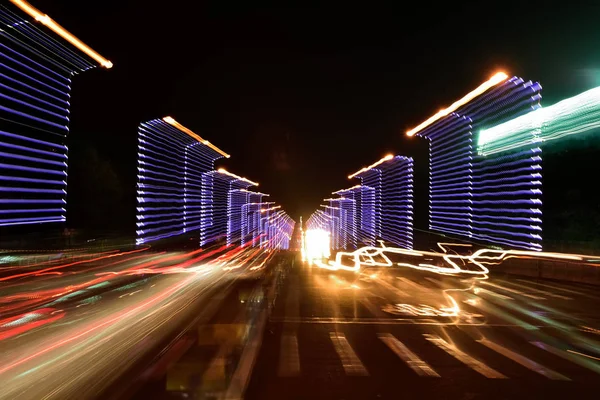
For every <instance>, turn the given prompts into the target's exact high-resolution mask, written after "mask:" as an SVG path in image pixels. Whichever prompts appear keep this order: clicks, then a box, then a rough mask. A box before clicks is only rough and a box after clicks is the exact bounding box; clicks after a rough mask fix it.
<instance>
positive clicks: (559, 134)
mask: <svg viewBox="0 0 600 400" xmlns="http://www.w3.org/2000/svg"><path fill="white" fill-rule="evenodd" d="M598 128H600V87H597V88H594V89H591V90H588V91H586V92H583V93H581V94H579V95H577V96H574V97H571V98H568V99H565V100H563V101H560V102H558V103H556V104H554V105H552V106H549V107H545V108H539V109H537V110H535V111H532V112H530V113H528V114H525V115H522V116H520V117H517V118H515V119H512V120H510V121H507V122H504V123H502V124H500V125H496V126H494V127H492V128H490V129H484V130H481V131H480V132H479V138H478V141H477V152H478V153H479V155H483V156H487V155H490V154H495V153H499V152H502V151H507V150H513V149H516V148H519V147H523V146H530V145H541V144H542V143H543V142H548V141H551V140H558V139H562V138H564V137H566V136H571V135H579V134H582V133H585V132H589V131H591V130H593V129H598Z"/></svg>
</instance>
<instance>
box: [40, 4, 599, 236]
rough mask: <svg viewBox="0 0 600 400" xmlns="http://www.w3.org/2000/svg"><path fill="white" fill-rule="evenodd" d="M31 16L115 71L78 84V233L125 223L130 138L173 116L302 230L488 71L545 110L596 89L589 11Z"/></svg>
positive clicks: (73, 201)
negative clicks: (522, 89) (504, 76)
mask: <svg viewBox="0 0 600 400" xmlns="http://www.w3.org/2000/svg"><path fill="white" fill-rule="evenodd" d="M32 4H33V5H34V6H36V7H38V8H40V9H41V10H43V12H45V13H47V14H48V15H50V16H51V17H52V18H53V19H55V20H56V21H57V22H59V23H60V24H61V25H62V26H64V27H65V28H67V29H68V30H69V31H71V32H72V33H73V34H75V35H77V36H78V37H79V38H81V39H82V40H83V41H84V42H85V43H87V44H89V45H90V46H91V47H92V48H93V49H95V50H96V51H98V52H99V53H100V54H102V55H103V56H105V57H106V58H108V59H110V60H111V61H112V62H113V63H114V67H113V68H112V69H111V70H108V71H107V70H100V69H99V70H97V71H92V72H90V73H87V74H83V75H80V76H77V77H76V78H75V79H74V80H73V92H72V109H71V111H72V113H71V125H70V129H71V133H70V137H69V142H70V159H71V161H70V166H69V168H70V171H71V172H70V175H69V197H70V199H69V219H68V225H70V226H75V227H87V226H95V225H99V226H102V225H107V226H111V227H118V228H126V227H128V226H130V225H131V226H133V222H134V216H133V208H134V207H135V181H136V178H135V165H136V155H135V149H136V135H137V126H138V124H139V123H140V122H142V121H145V120H149V119H152V118H158V117H163V116H166V115H170V116H172V117H174V118H175V119H176V120H177V121H179V122H180V123H182V124H183V125H185V126H186V127H188V128H190V129H191V130H193V131H194V132H196V133H198V134H199V135H201V136H202V137H204V138H206V139H208V140H210V141H211V142H212V143H214V144H215V145H216V146H218V147H219V148H221V149H223V150H224V151H226V152H228V153H230V154H231V158H230V159H228V160H220V161H219V162H218V163H217V166H218V167H219V166H224V167H225V168H227V169H228V170H229V171H231V172H234V173H236V174H238V175H242V176H246V177H248V178H249V179H252V180H254V181H258V182H259V183H260V186H259V188H258V190H260V191H262V192H266V193H269V194H271V199H270V200H272V201H277V202H278V203H280V204H281V205H282V206H283V208H284V209H285V210H286V211H287V212H288V213H289V214H290V215H291V216H292V217H293V218H294V219H296V220H298V219H299V217H300V216H301V215H303V216H304V217H305V218H306V217H308V216H309V215H310V213H311V212H312V211H313V210H314V209H315V208H317V207H318V206H319V204H320V199H322V198H324V197H327V196H329V194H330V193H331V192H332V191H334V190H338V189H342V188H345V187H349V186H353V185H354V184H355V182H352V181H350V180H348V179H347V175H348V174H350V173H352V172H355V171H356V170H358V169H360V168H362V167H363V166H365V165H369V164H371V163H373V162H375V161H377V160H378V159H380V158H381V157H383V156H384V155H385V154H387V153H395V154H401V155H407V156H414V155H415V154H418V153H419V150H418V149H419V148H421V147H422V146H423V143H417V142H419V141H420V139H418V138H410V139H409V138H406V137H405V135H404V132H405V131H406V130H407V129H409V128H411V127H413V126H415V125H417V124H419V123H420V122H422V121H423V120H425V119H426V118H428V117H429V116H431V115H432V114H434V113H435V112H436V111H437V110H438V109H440V108H442V107H444V106H447V105H449V104H450V103H452V102H453V101H455V100H457V99H458V98H460V97H462V96H463V95H464V94H466V93H467V92H469V91H471V90H472V89H474V88H475V87H476V86H478V85H479V84H480V83H481V82H483V81H485V80H486V79H488V77H489V76H491V75H492V74H493V73H494V72H496V71H498V70H503V71H506V72H507V73H509V74H510V75H517V76H521V77H523V78H524V79H528V80H529V79H531V80H534V81H539V82H541V84H542V86H543V88H544V89H543V91H542V96H543V100H542V104H543V105H549V104H552V103H554V102H556V101H558V100H560V99H562V98H564V97H567V96H570V95H574V94H577V93H579V92H581V91H583V90H585V89H588V88H591V87H594V86H597V85H598V84H600V70H598V69H597V67H598V65H600V56H599V55H598V54H597V52H594V49H595V47H594V43H597V42H598V41H597V40H595V39H600V35H599V34H598V32H595V31H594V30H593V28H592V27H593V23H592V22H591V19H592V17H593V15H594V14H595V13H594V12H591V9H590V8H588V9H580V10H575V8H576V7H570V8H569V9H566V10H549V9H547V8H542V11H538V9H539V7H536V5H534V4H528V5H524V6H521V10H520V11H518V12H517V11H506V12H500V11H494V12H490V13H489V14H486V15H488V17H487V18H486V19H485V20H480V19H479V20H478V18H480V17H478V18H475V15H480V14H481V11H482V10H479V9H478V7H468V6H466V5H461V6H452V7H450V6H448V7H446V8H444V7H442V8H436V11H433V12H429V10H426V7H422V8H421V9H420V10H419V11H418V12H416V13H414V12H413V13H411V14H409V15H407V14H406V13H403V10H402V9H401V8H399V7H393V6H383V5H379V6H369V7H368V8H362V9H357V8H349V7H347V6H345V7H344V8H343V9H340V8H335V7H315V8H310V7H305V8H302V9H294V8H283V7H280V8H275V7H267V6H265V7H261V6H252V7H251V6H243V7H240V8H236V9H228V8H227V7H224V6H214V5H207V4H206V3H202V4H199V5H198V4H194V5H187V6H186V7H185V9H184V7H179V8H169V7H165V6H164V3H162V2H161V3H158V2H152V1H151V2H127V4H125V5H123V4H122V2H107V3H103V7H102V8H101V9H100V8H99V9H91V8H90V9H86V8H87V7H86V6H85V5H84V4H82V3H75V4H67V2H58V1H56V2H51V3H48V4H46V2H39V1H37V2H35V1H33V2H32ZM505 8H506V10H510V7H508V6H506V7H505ZM534 10H535V13H534ZM586 21H587V22H586ZM582 37H585V38H586V40H585V41H581V40H580V38H582ZM540 38H544V40H543V41H540ZM96 156H97V159H95V157H96ZM90 161H93V162H90ZM419 161H421V163H422V162H423V161H424V160H416V161H415V162H416V165H417V168H418V165H419ZM550 190H552V189H551V188H550ZM100 210H111V211H114V217H113V218H110V219H107V218H106V214H105V213H104V212H101V211H100ZM94 218H95V220H94Z"/></svg>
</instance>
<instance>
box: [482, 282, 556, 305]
mask: <svg viewBox="0 0 600 400" xmlns="http://www.w3.org/2000/svg"><path fill="white" fill-rule="evenodd" d="M480 283H481V284H482V285H488V286H491V287H495V288H496V289H500V290H504V291H505V292H509V293H514V294H520V295H521V296H525V297H529V298H530V299H534V300H546V298H545V297H540V296H536V295H535V294H529V293H525V292H522V291H520V290H517V289H511V288H507V287H506V286H501V285H496V284H495V283H492V282H484V281H481V282H480Z"/></svg>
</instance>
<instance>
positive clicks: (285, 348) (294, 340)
mask: <svg viewBox="0 0 600 400" xmlns="http://www.w3.org/2000/svg"><path fill="white" fill-rule="evenodd" d="M423 337H424V338H425V339H426V340H427V341H428V342H430V343H432V344H434V345H435V346H437V347H438V348H440V349H441V350H443V351H444V352H445V353H447V354H448V355H450V356H451V357H454V358H455V359H457V360H458V361H460V362H461V363H463V364H464V365H466V366H467V367H469V368H471V369H472V370H473V371H475V372H477V373H479V374H481V375H483V376H484V377H486V378H490V379H508V377H507V376H506V375H504V374H502V373H501V372H499V371H497V370H495V369H494V368H492V367H490V366H488V365H487V364H486V363H484V362H483V361H482V360H481V359H477V358H475V357H473V356H471V355H470V354H468V353H466V352H465V351H463V350H461V349H459V348H458V347H457V346H456V345H454V344H453V343H451V342H448V341H447V340H445V339H443V338H442V337H441V336H439V335H435V334H423ZM329 338H330V340H331V343H332V344H333V347H334V350H335V353H336V354H337V356H338V357H339V360H340V362H341V364H342V367H343V368H344V372H345V373H346V375H348V376H369V371H368V370H367V368H366V367H365V365H364V364H363V362H362V360H361V359H360V358H359V357H358V355H357V354H356V352H355V351H354V349H353V348H352V345H351V343H350V342H349V341H348V339H347V338H346V336H345V335H344V333H342V332H330V333H329ZM377 338H378V339H379V340H380V341H381V342H382V343H383V344H385V346H386V347H387V348H388V349H389V350H391V351H392V352H393V353H394V354H395V355H396V356H398V358H400V359H401V360H402V361H403V362H404V363H405V364H406V365H407V366H408V367H409V368H411V369H412V370H413V371H414V372H415V373H416V374H417V375H418V376H420V377H429V378H442V375H440V373H438V371H436V369H434V368H433V367H432V366H431V365H430V363H431V362H432V361H434V362H435V360H431V359H430V360H427V361H426V360H424V359H422V358H421V356H419V355H418V354H417V353H415V352H413V351H412V350H411V349H410V348H408V347H407V346H406V345H405V344H404V343H403V342H402V341H400V340H399V339H398V338H397V337H396V336H395V335H394V334H392V333H390V332H380V333H377ZM476 342H477V343H479V344H481V345H483V346H485V347H487V348H488V349H490V350H492V351H494V352H495V353H496V354H498V355H500V356H503V357H506V358H508V359H509V360H512V361H513V362H515V363H517V364H519V365H521V366H523V367H525V368H527V369H529V370H531V371H533V372H536V373H538V374H540V375H542V376H544V377H546V378H548V379H551V380H557V381H571V378H569V377H567V376H565V375H563V374H561V373H559V372H557V371H555V370H553V369H550V368H548V367H546V366H544V365H542V364H540V363H538V362H536V361H534V360H532V359H530V358H528V357H525V356H524V355H522V354H520V353H517V352H515V351H513V350H511V349H509V348H507V347H505V346H503V345H500V344H498V343H497V342H495V341H492V340H490V339H487V338H483V339H478V340H476ZM529 343H530V344H532V345H534V346H536V347H538V348H540V349H543V350H545V351H547V352H549V353H551V354H554V355H556V356H558V357H561V358H563V359H565V360H568V361H570V362H572V363H574V364H576V365H579V366H581V367H584V368H587V369H590V370H592V371H594V372H596V373H599V374H600V364H599V363H598V362H597V361H596V358H595V357H592V356H589V355H586V354H583V353H578V352H575V351H570V350H561V349H558V348H555V347H553V346H550V345H548V344H546V343H543V342H539V341H531V342H529ZM434 365H435V363H434ZM300 371H301V362H300V353H299V346H298V335H297V334H296V333H284V334H283V335H282V336H281V342H280V352H279V366H278V376H280V377H298V376H300ZM444 377H445V378H451V377H449V376H445V375H444Z"/></svg>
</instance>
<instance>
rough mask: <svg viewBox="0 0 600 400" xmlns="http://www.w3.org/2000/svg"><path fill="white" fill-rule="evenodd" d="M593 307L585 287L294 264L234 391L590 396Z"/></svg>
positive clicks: (335, 395)
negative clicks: (241, 387) (244, 384)
mask: <svg viewBox="0 0 600 400" xmlns="http://www.w3.org/2000/svg"><path fill="white" fill-rule="evenodd" d="M599 306H600V292H599V291H598V290H597V288H594V287H583V286H572V285H567V284H562V283H557V282H549V281H537V282H536V281H533V280H525V279H519V278H518V277H514V276H510V277H508V276H507V277H498V276H495V275H492V276H491V277H490V278H489V279H476V278H471V279H462V278H457V277H452V276H445V275H438V274H434V273H427V272H419V271H414V270H409V269H401V268H395V269H389V268H385V269H370V270H363V271H362V272H361V274H359V275H356V274H353V273H339V272H331V271H324V270H319V269H318V268H314V267H312V268H311V267H309V266H306V265H302V264H300V263H296V264H295V266H294V267H293V268H290V270H289V271H288V272H287V276H286V279H285V282H284V284H283V286H282V287H281V291H280V292H279V293H278V296H277V302H276V305H275V307H274V309H273V311H272V313H271V315H270V318H269V322H268V323H267V325H266V329H265V333H264V336H263V339H262V345H261V351H260V354H259V356H258V358H257V361H256V364H255V366H254V370H253V374H252V377H251V380H250V383H249V386H248V388H247V391H246V397H245V398H247V399H282V398H286V399H309V398H310V399H313V398H323V399H381V398H389V399H399V398H430V399H478V398H481V399H513V398H528V399H530V398H562V399H564V398H566V397H571V398H590V396H591V397H595V396H596V395H597V393H598V390H599V389H600V379H599V378H600V375H599V374H600V330H598V329H600V307H599Z"/></svg>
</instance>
